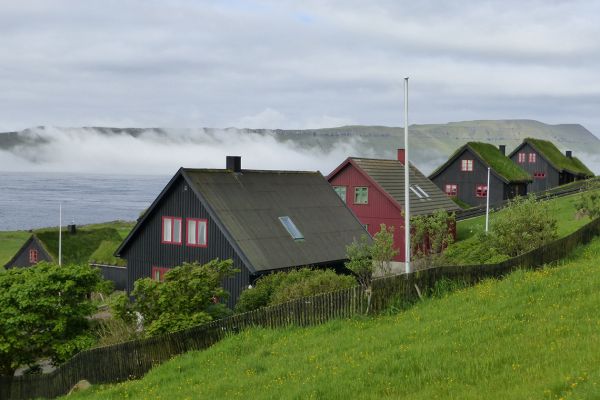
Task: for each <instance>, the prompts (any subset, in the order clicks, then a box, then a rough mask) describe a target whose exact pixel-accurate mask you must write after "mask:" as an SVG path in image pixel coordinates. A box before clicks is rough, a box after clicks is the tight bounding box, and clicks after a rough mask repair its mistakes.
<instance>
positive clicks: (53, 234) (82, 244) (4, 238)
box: [0, 221, 135, 267]
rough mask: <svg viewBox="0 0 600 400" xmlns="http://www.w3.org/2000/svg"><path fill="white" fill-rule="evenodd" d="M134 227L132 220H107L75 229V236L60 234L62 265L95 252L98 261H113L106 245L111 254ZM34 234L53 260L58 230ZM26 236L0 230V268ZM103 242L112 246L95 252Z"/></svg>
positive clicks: (74, 261) (65, 233) (85, 261)
mask: <svg viewBox="0 0 600 400" xmlns="http://www.w3.org/2000/svg"><path fill="white" fill-rule="evenodd" d="M134 225H135V222H132V221H111V222H104V223H101V224H90V225H82V226H78V229H77V235H75V236H72V235H69V234H68V233H67V232H66V231H63V254H64V258H63V262H64V263H87V262H88V261H89V260H90V256H91V255H92V254H94V253H95V252H96V251H98V253H97V254H96V255H95V257H97V258H101V261H105V262H107V263H108V262H109V261H114V257H112V252H111V249H110V246H114V248H113V249H112V251H114V250H116V248H117V247H118V245H119V244H120V243H121V242H122V241H123V239H125V237H126V236H127V235H128V234H129V232H130V231H131V229H132V228H133V226H134ZM34 232H35V233H36V234H37V235H38V237H39V238H40V240H42V242H43V243H44V244H45V245H46V248H47V249H48V251H50V253H51V254H52V256H53V257H55V258H56V257H57V253H58V227H53V228H42V229H36V230H35V231H34ZM30 235H31V232H28V231H0V267H2V266H4V264H6V263H7V262H8V261H9V260H10V259H11V258H12V257H13V256H14V255H15V253H16V252H17V251H18V250H19V249H20V248H21V246H22V245H23V243H25V241H26V240H27V239H28V238H29V236H30ZM104 241H109V242H111V243H112V244H111V245H108V244H104V246H103V247H102V248H101V249H99V246H101V245H102V244H103V242H104ZM115 244H116V245H115ZM109 254H110V257H109ZM96 261H100V260H96ZM121 263H122V261H121ZM115 265H119V264H115Z"/></svg>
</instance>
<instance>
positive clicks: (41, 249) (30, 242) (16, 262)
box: [4, 234, 54, 269]
mask: <svg viewBox="0 0 600 400" xmlns="http://www.w3.org/2000/svg"><path fill="white" fill-rule="evenodd" d="M41 261H47V262H53V261H54V259H53V258H52V255H50V252H49V251H48V250H47V249H46V247H45V246H44V243H43V242H42V241H41V240H40V239H39V238H38V237H37V236H36V235H35V234H32V235H31V236H30V237H29V239H27V241H25V243H23V246H21V248H20V249H19V250H18V251H17V252H16V253H15V255H14V256H13V257H12V258H11V259H10V261H9V262H8V263H6V265H4V268H6V269H10V268H23V267H32V266H34V265H36V264H37V263H39V262H41Z"/></svg>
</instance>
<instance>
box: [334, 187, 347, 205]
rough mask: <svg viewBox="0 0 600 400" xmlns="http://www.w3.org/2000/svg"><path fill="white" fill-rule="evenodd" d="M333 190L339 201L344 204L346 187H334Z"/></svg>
mask: <svg viewBox="0 0 600 400" xmlns="http://www.w3.org/2000/svg"><path fill="white" fill-rule="evenodd" d="M333 190H335V192H336V193H337V195H338V196H340V199H342V201H343V202H344V203H345V202H346V186H334V187H333Z"/></svg>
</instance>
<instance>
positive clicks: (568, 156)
mask: <svg viewBox="0 0 600 400" xmlns="http://www.w3.org/2000/svg"><path fill="white" fill-rule="evenodd" d="M565 155H566V156H567V158H573V152H572V151H571V150H567V151H565Z"/></svg>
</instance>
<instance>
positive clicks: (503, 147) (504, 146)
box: [498, 144, 506, 156]
mask: <svg viewBox="0 0 600 400" xmlns="http://www.w3.org/2000/svg"><path fill="white" fill-rule="evenodd" d="M498 150H500V153H502V155H503V156H505V155H506V145H505V144H501V145H498Z"/></svg>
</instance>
